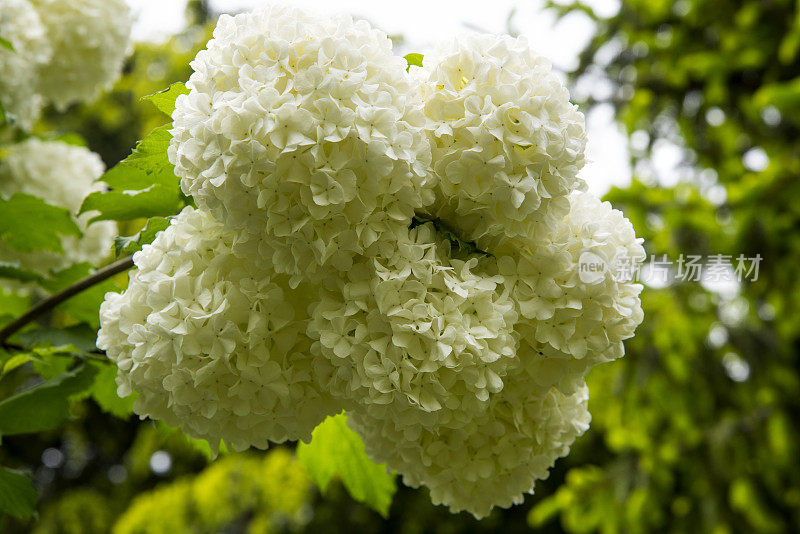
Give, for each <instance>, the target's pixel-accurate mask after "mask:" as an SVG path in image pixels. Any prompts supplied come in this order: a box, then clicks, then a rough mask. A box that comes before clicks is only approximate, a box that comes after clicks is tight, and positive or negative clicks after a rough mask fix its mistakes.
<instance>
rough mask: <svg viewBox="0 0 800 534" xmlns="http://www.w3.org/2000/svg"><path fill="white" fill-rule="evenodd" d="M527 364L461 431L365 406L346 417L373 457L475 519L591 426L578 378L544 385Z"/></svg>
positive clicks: (543, 473) (517, 490) (517, 496)
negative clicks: (412, 427) (416, 426)
mask: <svg viewBox="0 0 800 534" xmlns="http://www.w3.org/2000/svg"><path fill="white" fill-rule="evenodd" d="M527 362H528V363H527V364H526V367H525V368H521V369H519V370H517V371H515V372H513V373H511V374H509V376H508V377H507V381H506V386H505V387H504V388H503V390H502V392H501V393H498V394H496V395H493V396H492V398H491V400H490V401H489V404H490V405H489V409H488V410H486V411H485V412H484V413H481V414H477V415H475V417H473V418H472V419H471V420H470V421H469V422H468V423H467V424H466V425H464V426H462V427H460V428H456V429H452V428H437V429H432V430H422V431H421V432H418V433H409V432H408V431H407V430H406V429H405V428H403V427H402V426H398V425H397V420H393V419H387V418H384V417H375V416H373V415H372V414H371V413H370V410H358V411H354V412H350V414H349V417H348V422H349V424H350V426H351V427H352V428H353V429H354V430H356V431H357V432H358V433H359V434H360V435H361V437H362V439H363V440H364V444H365V446H366V452H367V454H368V455H369V457H370V458H371V459H373V460H374V461H376V462H385V463H386V464H387V466H388V467H389V468H390V469H395V470H397V471H398V472H399V473H400V474H401V475H402V476H403V481H404V482H405V483H406V484H407V485H409V486H412V487H418V486H420V485H425V486H427V487H428V489H429V490H430V494H431V500H432V501H433V503H434V504H444V505H446V506H448V507H449V508H450V510H451V511H452V512H454V513H455V512H459V511H461V510H466V511H468V512H470V513H471V514H473V515H474V516H475V517H476V518H479V519H480V518H482V517H485V516H486V515H488V514H489V512H490V511H491V510H492V508H493V507H494V506H500V507H502V508H507V507H509V506H511V505H513V504H519V503H521V502H522V500H523V498H524V494H525V493H532V492H533V489H534V484H535V482H536V480H540V479H545V478H547V476H548V469H549V468H550V467H552V465H553V463H554V462H555V460H556V459H557V458H560V457H562V456H566V455H567V453H568V452H569V448H570V446H571V445H572V443H573V441H574V440H575V438H576V437H578V436H580V435H581V434H583V433H584V432H585V431H586V429H587V428H588V427H589V421H590V415H589V412H588V411H587V400H588V391H587V389H586V387H585V385H583V384H582V381H580V382H581V383H579V384H576V385H575V387H574V388H573V389H572V390H571V391H568V392H563V391H560V390H559V389H557V388H555V387H549V386H542V385H540V384H539V383H537V380H539V378H540V374H541V373H540V369H539V367H538V365H537V363H538V361H537V360H536V359H531V360H527Z"/></svg>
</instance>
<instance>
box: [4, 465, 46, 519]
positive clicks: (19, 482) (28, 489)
mask: <svg viewBox="0 0 800 534" xmlns="http://www.w3.org/2000/svg"><path fill="white" fill-rule="evenodd" d="M36 499H37V495H36V488H34V487H33V483H31V480H30V479H29V478H28V477H27V476H25V475H23V474H22V473H20V472H19V471H16V470H13V469H6V468H5V467H2V466H0V512H5V513H7V514H9V515H13V516H14V517H18V518H20V519H22V518H27V517H30V516H32V515H33V512H34V511H36Z"/></svg>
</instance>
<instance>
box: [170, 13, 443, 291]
mask: <svg viewBox="0 0 800 534" xmlns="http://www.w3.org/2000/svg"><path fill="white" fill-rule="evenodd" d="M192 68H193V69H194V73H193V74H192V76H191V78H190V79H189V82H188V84H187V87H188V88H189V89H191V92H190V93H189V94H188V95H186V96H181V97H180V98H178V100H177V102H176V104H177V106H176V110H175V113H174V114H173V119H174V129H173V130H172V134H173V142H172V146H171V147H170V152H169V155H170V161H172V163H173V164H174V165H175V172H176V174H177V175H178V176H179V177H180V178H181V179H182V181H181V184H182V187H183V191H184V193H186V194H187V195H192V196H193V197H194V198H195V200H196V201H197V203H198V205H199V206H201V207H202V208H204V209H208V210H210V211H211V212H212V213H214V214H215V216H217V218H219V219H220V220H222V221H225V224H226V225H227V226H228V227H229V228H236V229H239V228H242V229H244V232H243V235H242V236H241V239H243V240H245V241H246V240H252V239H255V240H257V241H258V242H259V246H260V247H261V249H262V255H263V256H264V258H265V260H266V261H270V262H272V263H273V264H274V265H275V268H276V269H277V270H278V271H280V272H285V273H289V274H292V275H294V276H295V277H296V278H299V277H304V278H308V277H312V278H314V279H315V280H321V279H323V278H324V277H326V276H328V269H326V268H332V269H333V270H334V271H346V270H348V269H349V268H350V267H351V266H352V263H353V260H354V258H355V257H356V256H357V255H359V254H364V253H365V252H366V251H367V250H368V249H369V248H370V247H371V246H373V245H375V243H376V242H377V241H379V239H380V236H381V235H382V234H383V232H385V231H386V230H387V229H388V228H390V227H393V226H408V224H409V223H410V222H411V218H412V216H413V215H414V210H415V208H417V207H418V206H420V205H423V204H427V203H429V202H431V201H432V199H433V193H432V191H431V189H430V179H429V178H428V174H427V167H428V164H429V162H430V148H429V147H428V144H427V142H426V140H425V133H424V129H423V127H424V125H425V118H424V116H423V115H422V109H421V108H422V100H421V97H420V96H421V95H420V94H419V92H418V91H416V90H415V83H414V80H413V79H412V78H411V77H410V76H409V75H407V73H406V72H405V61H404V60H403V59H402V58H400V57H397V56H394V55H393V54H392V44H391V41H390V40H389V38H388V37H387V36H386V34H384V33H382V32H379V31H378V30H375V29H373V28H372V27H370V25H369V24H367V23H366V22H365V21H359V22H354V21H353V20H352V19H351V18H349V17H334V18H329V19H320V18H314V17H310V16H307V15H305V14H304V13H302V12H301V11H298V10H295V9H291V8H284V7H271V8H267V9H265V10H263V11H260V12H257V13H254V14H248V15H245V16H237V17H230V16H225V15H223V16H222V17H221V18H220V20H219V23H218V25H217V27H216V29H215V30H214V37H213V39H212V40H211V41H209V43H208V48H207V50H203V51H201V52H200V53H199V54H198V55H197V58H196V59H195V60H194V61H193V62H192Z"/></svg>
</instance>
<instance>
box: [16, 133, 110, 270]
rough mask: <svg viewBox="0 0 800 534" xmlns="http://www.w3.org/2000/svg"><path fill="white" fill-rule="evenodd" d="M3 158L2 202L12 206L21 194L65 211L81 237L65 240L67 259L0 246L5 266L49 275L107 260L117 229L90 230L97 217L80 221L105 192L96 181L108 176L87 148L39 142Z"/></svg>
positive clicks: (98, 226)
mask: <svg viewBox="0 0 800 534" xmlns="http://www.w3.org/2000/svg"><path fill="white" fill-rule="evenodd" d="M3 152H4V155H3V156H2V157H0V197H2V198H4V199H6V200H8V199H9V198H11V197H12V196H13V195H15V194H17V193H22V194H27V195H33V196H35V197H38V198H40V199H42V200H44V201H45V202H47V203H49V204H52V205H54V206H58V207H61V208H66V209H67V210H68V211H69V212H70V213H72V214H73V217H74V219H75V222H76V224H77V225H78V228H79V229H80V230H81V233H82V235H81V236H80V237H78V236H73V235H67V236H62V237H61V246H62V249H63V253H56V252H52V251H46V250H37V251H33V252H20V251H17V250H14V249H11V248H9V247H8V246H7V245H4V244H2V243H0V261H2V262H8V263H15V264H18V265H19V267H20V268H22V269H25V270H28V271H33V272H36V273H39V274H41V275H48V274H50V272H51V271H53V270H59V269H63V268H65V267H68V266H70V265H73V264H76V263H81V262H89V263H93V264H96V263H99V262H100V261H102V260H103V259H105V258H106V257H107V256H108V255H109V252H110V249H111V245H112V244H113V242H114V236H116V235H117V224H116V223H114V222H111V221H99V222H95V223H91V224H90V223H89V220H90V219H91V218H92V217H93V216H94V215H95V213H92V212H87V213H83V214H81V215H77V213H78V211H79V209H80V207H81V203H82V202H83V199H84V198H86V196H87V195H89V194H90V193H92V192H94V191H101V190H103V189H104V187H105V184H104V183H103V182H97V181H96V180H97V179H98V178H100V176H101V175H102V174H103V171H104V170H105V166H104V165H103V162H102V160H101V159H100V156H98V155H97V154H95V153H94V152H92V151H90V150H89V149H87V148H84V147H80V146H74V145H69V144H67V143H63V142H60V141H42V140H40V139H37V138H34V137H31V138H29V139H27V140H26V141H23V142H21V143H18V144H15V145H10V146H8V147H4V148H3Z"/></svg>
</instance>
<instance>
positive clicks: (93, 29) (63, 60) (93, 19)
mask: <svg viewBox="0 0 800 534" xmlns="http://www.w3.org/2000/svg"><path fill="white" fill-rule="evenodd" d="M132 24H133V17H132V14H131V11H130V8H129V7H128V4H127V3H126V2H125V0H2V2H1V3H0V38H2V39H4V40H5V41H7V42H8V43H10V44H11V46H12V48H13V49H8V48H6V47H3V46H0V104H2V106H3V109H4V110H5V113H6V114H7V115H10V116H12V117H13V118H14V119H15V120H16V122H17V124H18V125H19V126H20V127H21V128H23V129H26V130H27V129H30V127H31V126H32V125H33V123H34V122H35V121H36V119H37V118H38V117H39V113H40V111H41V107H42V105H43V104H46V103H52V104H53V105H55V106H56V107H57V108H58V109H61V110H63V109H65V108H66V107H67V106H68V105H70V104H72V103H75V102H86V101H90V100H92V99H94V98H95V97H96V96H97V94H98V93H99V92H100V91H101V90H104V89H108V88H110V87H111V85H112V84H113V83H114V82H115V81H116V79H117V78H118V77H119V75H120V73H121V71H122V65H123V63H124V61H125V58H126V57H127V55H128V53H129V52H130V49H131V47H130V32H131V26H132Z"/></svg>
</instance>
